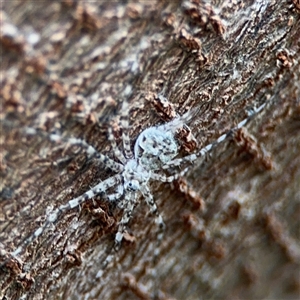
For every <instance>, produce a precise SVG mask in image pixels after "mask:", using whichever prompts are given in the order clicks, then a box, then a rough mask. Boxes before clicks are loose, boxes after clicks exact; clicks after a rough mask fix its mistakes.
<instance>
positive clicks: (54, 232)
mask: <svg viewBox="0 0 300 300" xmlns="http://www.w3.org/2000/svg"><path fill="white" fill-rule="evenodd" d="M2 6H3V7H2V11H1V58H2V59H1V60H2V63H1V98H2V99H1V105H2V109H1V166H0V167H1V169H0V170H1V202H0V208H1V210H0V246H1V248H0V258H1V262H2V263H1V265H0V288H1V299H2V298H3V299H128V298H129V299H150V298H151V297H153V294H155V293H156V294H157V297H158V298H159V299H170V298H172V299H232V298H236V299H296V298H297V297H299V293H300V283H299V261H300V242H299V225H300V224H299V223H300V217H299V215H300V201H299V200H300V192H299V186H300V169H299V166H300V151H299V150H300V146H299V145H300V35H299V28H300V4H299V1H297V0H293V1H277V2H276V1H259V0H253V1H237V2H236V3H235V2H232V1H202V0H190V1H182V2H181V1H172V2H168V1H154V0H153V1H141V2H140V3H134V2H129V3H126V2H122V1H120V2H119V3H117V2H113V3H109V2H103V1H98V2H87V1H80V2H78V3H77V2H76V1H72V0H66V1H62V2H54V3H53V2H43V1H25V2H24V1H7V2H4V3H2ZM160 95H162V96H163V97H165V98H166V99H167V100H168V103H167V105H166V106H163V104H162V103H161V102H160V100H159V99H160ZM125 100H126V101H128V103H129V106H130V114H129V119H130V120H129V121H130V126H131V127H130V137H131V142H132V146H133V145H134V141H135V140H136V138H137V136H138V135H139V133H140V132H142V131H143V130H144V129H146V128H148V127H150V126H154V125H157V124H162V123H164V122H167V121H169V120H170V119H172V118H173V117H174V116H175V115H176V114H177V115H182V114H184V113H185V112H187V111H192V110H193V109H195V111H197V114H194V116H193V118H192V120H190V122H189V124H188V125H189V126H190V128H191V130H192V133H193V135H194V137H195V139H196V141H197V143H198V145H197V149H198V150H199V149H201V147H204V146H205V145H207V144H209V143H212V142H213V141H215V140H216V139H217V138H218V137H219V136H220V135H221V134H223V133H226V132H227V131H228V130H230V129H231V128H232V127H234V126H235V125H236V124H237V123H238V122H240V121H242V120H243V119H244V118H245V117H246V116H247V111H249V110H251V109H252V108H254V107H258V106H260V105H262V104H266V107H265V108H264V109H263V111H262V112H260V113H258V114H257V115H254V116H253V118H252V120H251V121H250V122H249V123H248V124H247V125H246V128H245V129H243V130H239V131H238V132H237V133H236V134H234V136H233V138H231V139H228V140H227V141H225V142H224V143H221V144H219V145H218V146H216V148H215V149H214V150H213V151H212V152H211V154H210V155H209V156H208V157H206V158H205V159H199V160H197V161H196V162H195V163H194V164H193V165H192V166H191V167H190V169H189V171H188V172H187V174H186V175H185V176H183V177H182V178H180V179H179V180H178V181H176V182H174V183H171V184H168V183H160V182H151V184H150V188H151V191H152V194H153V196H154V199H155V201H156V203H157V205H158V208H159V211H160V213H161V214H162V216H163V219H164V222H165V224H166V232H165V237H164V239H163V242H162V243H161V245H160V246H159V248H160V255H159V257H158V261H157V262H156V264H155V266H154V274H155V279H154V278H153V276H151V274H150V269H151V264H152V257H153V253H154V248H155V247H156V245H157V243H156V235H155V232H156V225H155V223H154V218H153V216H152V215H151V214H150V213H148V211H149V210H148V207H147V206H146V204H145V202H144V200H143V198H142V197H141V199H140V204H139V205H138V206H137V207H136V208H135V210H134V213H133V217H132V220H131V221H130V224H129V226H128V233H127V234H126V236H125V240H124V241H123V242H122V246H121V249H120V251H119V252H118V253H117V254H116V256H115V259H114V260H113V262H112V264H111V265H110V266H109V267H108V268H107V269H106V270H105V272H104V274H103V275H102V276H100V277H99V276H98V277H97V274H98V275H99V273H98V272H99V270H101V264H102V263H103V260H104V259H105V258H106V257H107V255H108V254H109V253H110V250H111V247H112V245H113V241H114V235H115V233H116V230H117V223H118V221H119V220H120V218H121V216H122V210H120V209H118V208H117V207H114V205H112V204H111V203H108V202H107V201H105V200H104V199H103V198H102V197H96V198H95V199H94V201H88V202H87V203H85V204H84V205H83V206H82V207H81V208H80V209H73V210H70V211H69V212H67V213H65V214H63V215H62V216H61V217H60V218H59V220H58V221H57V222H56V223H55V224H54V225H52V226H49V228H47V229H46V230H45V231H44V232H43V233H42V235H41V236H40V237H39V238H37V239H35V240H34V241H33V242H32V243H30V244H29V245H28V246H27V247H24V249H23V250H24V251H22V253H20V255H19V257H18V259H16V258H13V257H12V256H11V255H10V253H12V252H13V251H14V250H15V249H16V248H17V247H18V246H20V245H21V246H22V245H23V244H24V240H25V239H26V237H28V236H29V235H30V234H32V233H33V232H34V231H35V230H37V229H38V228H40V227H41V226H42V225H43V223H44V221H45V219H46V218H47V216H48V215H49V214H50V213H51V211H52V210H53V209H54V208H56V207H58V206H59V205H61V204H64V203H67V202H68V201H69V200H70V199H72V198H74V197H76V196H79V195H81V194H83V193H84V192H85V191H87V190H88V189H89V188H90V187H91V186H94V185H96V184H97V183H99V182H100V181H101V180H104V179H105V178H108V177H109V176H112V175H113V173H112V172H111V171H109V170H107V169H105V168H104V166H103V165H101V164H97V163H96V162H95V161H89V160H88V159H87V155H86V153H85V151H83V149H80V147H74V146H72V147H71V146H70V145H68V144H66V143H55V142H52V141H50V140H49V138H47V136H49V135H50V133H52V132H57V133H60V134H61V135H62V136H63V137H66V138H67V137H76V138H81V139H84V140H85V141H86V142H87V143H89V144H90V145H93V146H94V147H95V148H96V149H97V150H99V152H101V153H103V154H108V155H110V152H111V145H110V143H109V142H108V140H107V128H108V126H112V127H113V129H114V133H115V135H116V137H117V141H118V143H120V142H121V128H120V127H119V126H118V121H119V119H120V114H121V107H122V103H123V101H125ZM26 127H33V128H36V129H38V131H37V132H36V134H28V131H27V132H26V130H24V128H26ZM194 151H197V150H196V149H194ZM181 155H188V151H185V150H184V149H182V153H181Z"/></svg>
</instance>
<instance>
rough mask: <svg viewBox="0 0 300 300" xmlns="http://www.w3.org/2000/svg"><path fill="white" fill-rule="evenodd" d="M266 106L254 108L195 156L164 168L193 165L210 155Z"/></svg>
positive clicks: (175, 160)
mask: <svg viewBox="0 0 300 300" xmlns="http://www.w3.org/2000/svg"><path fill="white" fill-rule="evenodd" d="M265 106H266V104H262V105H261V106H259V107H258V108H254V109H253V110H252V111H251V112H250V113H249V116H248V117H247V118H245V119H244V120H242V121H241V122H239V123H238V124H237V125H236V126H235V127H233V128H232V129H230V130H229V131H228V132H226V133H224V134H222V135H221V136H220V137H219V138H218V139H217V140H216V141H214V142H213V143H211V144H208V145H206V146H205V147H203V148H202V149H201V150H200V151H198V152H197V153H194V154H191V155H188V156H185V157H182V158H177V159H173V160H171V161H169V162H167V163H166V164H165V165H164V166H163V167H162V168H163V169H165V170H166V169H169V168H173V167H179V166H181V165H182V164H184V163H186V162H189V163H192V162H194V161H195V160H197V158H199V157H201V156H204V155H205V154H206V153H208V152H209V151H211V150H212V149H213V148H214V147H215V146H217V145H218V144H220V143H222V142H223V141H225V140H226V139H227V138H228V137H229V136H231V135H233V134H234V133H235V132H236V131H237V130H239V129H240V128H242V127H243V126H245V125H246V124H247V123H248V122H249V121H250V120H251V119H252V118H253V116H254V115H255V114H257V113H259V112H260V111H261V110H262V109H263V108H264V107H265Z"/></svg>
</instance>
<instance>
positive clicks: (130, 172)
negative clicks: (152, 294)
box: [12, 101, 265, 277]
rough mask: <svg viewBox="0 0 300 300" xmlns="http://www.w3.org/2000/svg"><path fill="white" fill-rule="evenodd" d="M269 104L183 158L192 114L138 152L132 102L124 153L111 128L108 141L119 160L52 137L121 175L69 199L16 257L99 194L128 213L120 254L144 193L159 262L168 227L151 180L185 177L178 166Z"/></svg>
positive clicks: (148, 133)
mask: <svg viewBox="0 0 300 300" xmlns="http://www.w3.org/2000/svg"><path fill="white" fill-rule="evenodd" d="M264 106H265V104H263V105H261V106H260V107H259V108H257V109H254V110H253V112H252V113H251V114H250V116H249V117H248V118H246V119H244V120H243V121H241V122H240V123H238V125H237V126H236V127H234V128H232V129H231V130H230V131H229V132H227V133H225V134H223V135H222V136H220V137H219V138H218V139H217V140H216V141H215V142H213V143H211V144H208V145H206V146H205V147H204V148H202V149H200V150H199V151H198V152H196V153H194V154H189V155H187V156H184V157H180V158H176V157H177V155H178V154H179V150H180V145H179V142H178V141H177V140H176V138H175V136H176V132H177V130H178V129H180V128H182V126H186V124H185V122H186V121H187V120H189V119H190V117H191V114H189V113H187V114H186V115H183V116H182V117H176V118H175V119H174V120H172V121H170V122H168V123H165V124H163V125H160V126H154V127H150V128H147V129H145V130H144V131H142V132H141V133H140V134H139V136H138V138H137V139H136V142H135V145H134V147H133V151H132V149H131V143H130V138H129V134H128V131H129V123H128V104H127V102H126V101H125V102H124V103H123V107H122V113H121V126H122V144H123V150H120V149H119V147H118V146H117V143H116V140H115V138H114V135H113V132H112V129H111V128H110V127H109V128H108V139H109V141H110V142H111V145H112V150H113V154H114V157H115V159H117V160H118V161H119V162H117V161H116V160H114V159H112V158H110V157H109V156H107V155H104V154H102V153H100V152H98V151H97V150H96V149H95V148H94V147H92V146H91V145H89V144H88V143H86V142H85V141H84V140H81V139H77V138H70V139H63V138H61V137H60V136H58V135H56V134H52V135H50V140H51V141H53V142H62V141H65V142H66V143H67V144H69V145H79V146H80V147H82V148H85V149H86V153H87V155H88V156H89V157H90V159H96V160H97V161H99V162H100V163H102V164H103V165H105V166H106V167H107V168H109V169H111V170H112V171H113V172H114V173H116V174H115V175H112V176H111V177H109V178H107V179H105V180H104V181H101V182H100V183H98V184H97V185H95V186H94V187H92V188H91V189H90V190H88V191H86V192H85V193H83V194H82V195H79V196H77V197H75V198H73V199H71V200H69V201H68V202H67V203H66V204H62V205H60V206H59V207H57V208H56V209H55V210H53V212H52V213H51V214H50V215H49V216H48V217H47V219H46V222H45V223H44V224H43V225H42V226H41V227H40V228H38V229H37V230H36V231H35V232H34V233H33V234H32V235H30V236H29V237H28V238H27V239H26V240H25V241H24V242H23V244H22V245H20V246H19V247H18V248H17V249H16V250H15V251H14V252H12V255H13V256H14V257H16V256H18V255H19V254H20V253H22V252H23V250H24V249H25V247H27V245H28V244H30V243H31V242H32V241H33V240H35V239H36V238H38V237H39V236H40V235H41V234H42V233H43V232H44V230H45V229H46V228H47V226H48V225H49V224H52V223H55V222H56V221H57V220H58V218H59V216H60V215H61V214H63V213H64V212H66V211H68V210H70V209H73V208H76V207H79V206H80V205H81V204H83V203H84V202H86V201H88V200H89V199H92V198H93V197H95V196H96V195H104V196H105V198H106V199H107V200H108V201H117V204H118V206H119V207H120V208H122V209H123V215H122V218H121V220H120V221H119V224H118V231H117V233H116V235H115V241H114V248H115V250H118V249H119V248H120V245H121V242H122V239H123V237H124V234H125V232H126V227H127V224H128V222H129V221H130V219H131V216H132V212H133V209H134V207H135V205H136V203H137V199H138V195H139V194H141V195H142V197H143V198H144V199H145V202H146V204H147V205H148V207H149V210H150V212H151V214H152V215H153V216H154V218H155V223H156V225H157V233H156V235H157V247H155V251H154V258H156V257H157V256H158V254H159V244H160V242H161V241H162V239H163V232H164V228H165V225H164V222H163V218H162V217H161V215H160V213H159V212H158V208H157V206H156V203H155V201H154V198H153V195H152V193H151V190H150V189H149V186H148V183H149V181H150V179H151V180H156V181H161V182H172V181H174V180H175V179H177V178H178V177H179V176H182V175H183V174H184V173H185V172H186V171H187V170H188V167H185V168H181V169H178V168H180V167H182V166H185V165H186V164H187V163H191V162H194V161H195V160H197V159H198V158H199V157H201V156H204V155H205V154H206V153H207V152H209V151H210V150H211V149H213V148H214V146H215V145H217V144H219V143H221V142H223V141H224V140H226V138H227V137H228V136H230V135H231V134H232V133H233V132H234V131H236V130H238V129H239V128H241V127H242V126H244V125H245V124H246V123H247V122H248V121H249V120H250V117H251V116H252V115H254V113H257V112H259V111H261V110H262V109H263V107H264ZM186 127H187V126H186ZM187 128H188V127H187ZM27 133H28V134H36V133H37V132H36V130H34V129H32V128H31V129H30V130H29V129H28V130H27ZM165 171H169V173H168V174H165ZM169 174H171V175H169ZM112 188H115V193H112V194H109V191H110V190H111V189H112ZM112 258H113V255H112V254H109V255H108V256H107V257H106V259H105V261H104V264H103V269H104V268H106V266H107V265H108V264H109V263H110V262H111V261H112ZM102 273H103V272H102V271H99V273H98V275H97V277H101V276H102Z"/></svg>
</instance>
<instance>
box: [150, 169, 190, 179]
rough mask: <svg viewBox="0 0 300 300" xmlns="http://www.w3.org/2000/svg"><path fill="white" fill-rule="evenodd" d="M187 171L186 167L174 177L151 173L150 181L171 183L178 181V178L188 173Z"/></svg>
mask: <svg viewBox="0 0 300 300" xmlns="http://www.w3.org/2000/svg"><path fill="white" fill-rule="evenodd" d="M188 169H189V167H186V168H185V169H183V170H182V171H180V172H178V173H176V174H174V175H170V176H167V175H165V174H156V173H151V175H150V177H151V179H153V180H157V181H162V182H172V181H174V180H176V179H178V178H179V177H180V176H183V175H184V174H185V173H186V172H187V171H188Z"/></svg>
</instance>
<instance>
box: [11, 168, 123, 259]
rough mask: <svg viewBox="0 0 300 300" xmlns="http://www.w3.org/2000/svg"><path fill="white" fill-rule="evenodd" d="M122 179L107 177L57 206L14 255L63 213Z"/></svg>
mask: <svg viewBox="0 0 300 300" xmlns="http://www.w3.org/2000/svg"><path fill="white" fill-rule="evenodd" d="M120 181H121V176H120V175H118V174H117V175H115V176H113V177H110V178H107V179H106V180H104V181H102V182H100V183H99V184H97V185H95V186H94V187H93V188H91V189H90V190H89V191H87V192H85V193H84V194H82V195H80V196H78V197H76V198H73V199H71V200H69V201H68V203H67V204H62V205H61V206H59V207H58V208H56V209H55V210H54V211H53V212H52V213H51V214H50V215H49V216H48V218H47V220H46V221H45V223H44V224H43V225H42V226H41V227H40V228H38V229H37V230H36V231H35V232H34V233H33V234H31V235H30V236H29V237H28V238H27V239H25V241H24V242H23V243H22V246H19V247H18V248H17V249H16V250H15V251H13V252H12V255H13V256H14V257H16V256H17V255H19V254H20V253H21V252H22V251H23V249H25V248H26V247H27V246H28V245H29V244H30V243H31V242H32V241H34V240H35V239H37V238H38V237H39V236H40V235H41V234H42V233H43V232H44V231H45V229H46V228H47V227H48V226H49V225H50V224H54V223H55V222H56V221H57V219H58V217H59V216H60V215H61V214H62V213H64V212H65V211H68V210H70V209H72V208H75V207H77V206H79V205H81V204H82V203H84V202H85V201H87V200H89V199H91V198H92V197H94V196H95V195H98V194H101V193H104V192H105V191H107V190H108V189H109V188H110V187H112V186H114V185H115V184H116V183H118V182H120Z"/></svg>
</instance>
